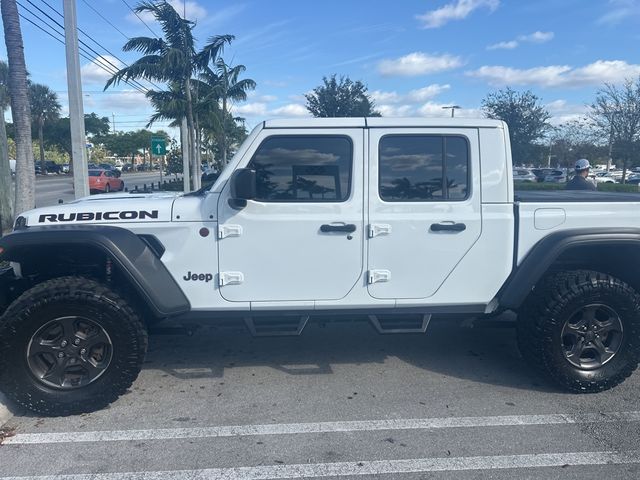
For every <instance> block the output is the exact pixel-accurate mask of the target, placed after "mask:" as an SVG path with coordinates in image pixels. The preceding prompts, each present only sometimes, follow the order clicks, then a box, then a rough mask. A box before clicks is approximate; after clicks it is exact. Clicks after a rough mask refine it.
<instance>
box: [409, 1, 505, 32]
mask: <svg viewBox="0 0 640 480" xmlns="http://www.w3.org/2000/svg"><path fill="white" fill-rule="evenodd" d="M499 5H500V0H456V1H455V2H453V3H448V4H446V5H443V6H442V7H440V8H438V9H436V10H431V11H428V12H427V13H424V14H422V15H416V18H417V19H418V20H420V21H421V22H422V27H423V28H438V27H441V26H443V25H445V24H447V23H449V22H450V21H452V20H462V19H464V18H466V17H467V16H469V15H470V14H471V13H472V12H473V11H474V10H477V9H478V8H488V9H489V10H490V11H494V10H495V9H496V8H498V6H499Z"/></svg>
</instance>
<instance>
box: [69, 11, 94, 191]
mask: <svg viewBox="0 0 640 480" xmlns="http://www.w3.org/2000/svg"><path fill="white" fill-rule="evenodd" d="M63 12H64V37H65V42H64V43H65V50H66V55H67V86H68V89H69V120H70V123H71V157H72V158H73V188H74V192H75V196H76V198H80V197H86V196H88V195H89V179H88V172H87V151H86V135H85V130H84V109H83V106H82V80H81V78H80V58H79V53H78V20H77V16H76V0H64V1H63Z"/></svg>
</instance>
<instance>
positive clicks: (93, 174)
mask: <svg viewBox="0 0 640 480" xmlns="http://www.w3.org/2000/svg"><path fill="white" fill-rule="evenodd" d="M101 174H102V170H89V176H90V177H99V176H100V175H101Z"/></svg>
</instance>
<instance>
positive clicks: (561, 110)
mask: <svg viewBox="0 0 640 480" xmlns="http://www.w3.org/2000/svg"><path fill="white" fill-rule="evenodd" d="M545 108H546V109H547V110H548V111H549V113H550V114H551V119H550V122H551V124H553V125H560V124H562V123H566V122H569V121H572V120H579V119H582V118H584V116H585V114H586V113H587V111H588V107H587V106H586V105H579V104H575V103H569V102H567V101H566V100H562V99H560V100H554V101H552V102H549V103H547V104H546V105H545Z"/></svg>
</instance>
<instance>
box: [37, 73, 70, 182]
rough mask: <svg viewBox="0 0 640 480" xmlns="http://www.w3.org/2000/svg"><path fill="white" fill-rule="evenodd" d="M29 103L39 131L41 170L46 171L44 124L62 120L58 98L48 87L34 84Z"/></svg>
mask: <svg viewBox="0 0 640 480" xmlns="http://www.w3.org/2000/svg"><path fill="white" fill-rule="evenodd" d="M29 101H30V102H31V118H32V120H33V122H34V123H35V125H36V129H37V131H38V143H39V144H40V168H41V169H42V171H43V172H45V171H46V166H45V163H44V160H45V158H44V133H43V131H44V124H45V122H52V121H54V120H57V119H58V118H60V109H61V108H62V107H61V105H60V102H58V96H57V95H56V93H55V92H54V91H52V90H51V89H50V88H49V87H47V86H46V85H42V84H40V83H32V84H30V85H29Z"/></svg>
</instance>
